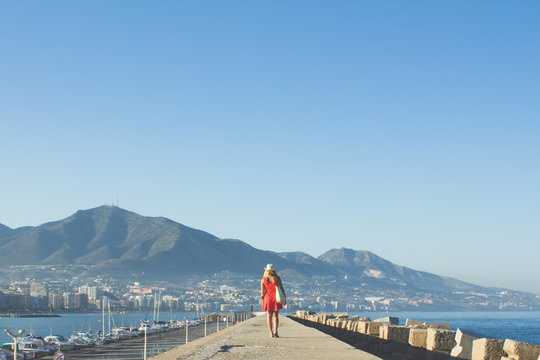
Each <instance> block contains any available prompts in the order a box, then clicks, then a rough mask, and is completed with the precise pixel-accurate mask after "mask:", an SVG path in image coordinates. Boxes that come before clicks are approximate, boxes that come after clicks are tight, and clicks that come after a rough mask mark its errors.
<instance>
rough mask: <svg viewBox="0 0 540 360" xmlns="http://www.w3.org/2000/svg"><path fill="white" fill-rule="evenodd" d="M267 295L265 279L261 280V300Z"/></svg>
mask: <svg viewBox="0 0 540 360" xmlns="http://www.w3.org/2000/svg"><path fill="white" fill-rule="evenodd" d="M265 294H266V287H265V286H264V279H261V299H264V295H265Z"/></svg>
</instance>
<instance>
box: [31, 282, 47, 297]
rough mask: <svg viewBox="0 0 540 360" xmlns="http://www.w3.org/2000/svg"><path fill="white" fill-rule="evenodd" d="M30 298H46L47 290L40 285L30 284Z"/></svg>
mask: <svg viewBox="0 0 540 360" xmlns="http://www.w3.org/2000/svg"><path fill="white" fill-rule="evenodd" d="M30 296H47V288H45V285H43V284H40V283H30Z"/></svg>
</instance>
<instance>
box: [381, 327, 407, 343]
mask: <svg viewBox="0 0 540 360" xmlns="http://www.w3.org/2000/svg"><path fill="white" fill-rule="evenodd" d="M410 330H411V328H408V327H406V326H388V325H383V326H381V327H380V335H379V337H380V338H381V339H384V340H388V341H392V342H394V343H399V344H407V343H408V342H409V332H410Z"/></svg>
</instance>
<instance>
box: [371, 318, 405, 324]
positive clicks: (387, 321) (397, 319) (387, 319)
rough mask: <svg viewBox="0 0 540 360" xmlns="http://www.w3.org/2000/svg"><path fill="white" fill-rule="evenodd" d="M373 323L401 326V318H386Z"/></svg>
mask: <svg viewBox="0 0 540 360" xmlns="http://www.w3.org/2000/svg"><path fill="white" fill-rule="evenodd" d="M373 322H380V323H390V324H392V325H398V324H399V318H397V317H392V316H385V317H382V318H380V319H375V320H373Z"/></svg>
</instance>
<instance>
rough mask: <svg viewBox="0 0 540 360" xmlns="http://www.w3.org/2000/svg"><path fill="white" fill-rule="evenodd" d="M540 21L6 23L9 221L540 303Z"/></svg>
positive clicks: (64, 6) (488, 16)
mask: <svg viewBox="0 0 540 360" xmlns="http://www.w3.org/2000/svg"><path fill="white" fill-rule="evenodd" d="M539 14H540V3H538V2H532V1H531V2H527V1H522V2H519V3H516V2H509V1H508V2H503V1H490V2H468V1H467V2H466V1H461V2H451V3H450V2H439V1H411V2H400V1H388V2H377V1H373V2H367V1H332V2H328V1H293V2H290V1H256V2H255V1H244V2H243V1H236V2H223V1H214V2H212V1H209V2H200V1H161V2H138V1H116V2H109V1H91V2H88V1H69V2H68V1H48V2H20V1H17V2H15V1H12V2H2V4H0V40H1V41H0V44H1V49H2V51H1V56H0V79H1V81H0V160H1V164H2V165H1V170H2V171H1V176H0V203H1V204H2V205H1V206H0V223H3V224H5V225H8V226H10V227H18V226H23V225H38V224H41V223H44V222H47V221H52V220H58V219H61V218H64V217H67V216H69V215H70V214H71V213H73V212H74V211H76V210H78V209H87V208H92V207H95V206H99V205H102V204H110V203H111V202H113V201H116V199H117V197H118V198H119V204H120V207H123V208H126V209H128V210H131V211H135V212H137V213H140V214H142V215H148V216H166V217H168V218H171V219H173V220H175V221H178V222H180V223H183V224H185V225H188V226H191V227H196V228H200V229H203V230H206V231H208V232H210V233H212V234H214V235H216V236H219V237H224V238H225V237H226V238H238V239H241V240H243V241H246V242H247V243H249V244H251V245H253V246H255V247H257V248H262V249H268V250H273V251H278V252H279V251H298V250H301V251H305V252H307V253H309V254H311V255H313V256H319V255H321V254H322V253H324V252H325V251H327V250H328V249H331V248H336V247H342V246H345V247H349V248H353V249H358V250H361V249H366V250H370V251H373V252H375V253H376V254H378V255H380V256H383V257H384V258H386V259H388V260H390V261H393V262H395V263H397V264H401V265H405V266H409V267H411V268H414V269H419V270H426V271H430V272H434V273H437V274H440V275H447V276H452V277H456V278H459V279H461V280H465V281H470V282H473V283H477V284H480V285H486V286H500V287H508V288H513V289H519V290H526V291H531V292H536V293H540V277H539V276H538V274H539V273H540V265H539V264H540V262H539V261H538V254H540V241H539V240H540V236H539V234H540V221H539V219H540V205H539V204H540V191H539V185H538V184H540V166H539V165H540V164H539V162H540V161H539V159H540V145H539V144H540V121H539V120H540V91H539V84H540V67H539V66H538V64H539V63H540V47H539V46H538V39H539V38H540V24H539V22H538V21H537V19H538V16H539Z"/></svg>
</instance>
